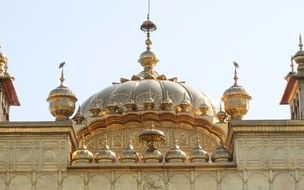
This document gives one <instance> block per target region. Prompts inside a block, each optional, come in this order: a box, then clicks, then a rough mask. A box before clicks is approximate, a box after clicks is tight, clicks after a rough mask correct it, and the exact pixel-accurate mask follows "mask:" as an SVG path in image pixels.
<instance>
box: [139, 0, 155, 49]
mask: <svg viewBox="0 0 304 190" xmlns="http://www.w3.org/2000/svg"><path fill="white" fill-rule="evenodd" d="M150 7H151V4H150V0H148V14H147V20H146V21H145V22H144V23H143V24H142V25H141V26H140V29H141V30H142V31H144V32H146V33H147V39H146V41H145V44H146V46H147V47H146V48H147V50H150V48H151V45H152V41H151V40H150V33H151V32H153V31H155V30H156V29H157V27H156V25H155V24H154V23H153V22H152V21H150Z"/></svg>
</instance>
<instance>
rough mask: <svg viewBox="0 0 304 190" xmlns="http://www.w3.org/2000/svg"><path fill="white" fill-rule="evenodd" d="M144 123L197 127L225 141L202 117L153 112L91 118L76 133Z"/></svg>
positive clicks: (221, 134)
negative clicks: (167, 122) (131, 123)
mask: <svg viewBox="0 0 304 190" xmlns="http://www.w3.org/2000/svg"><path fill="white" fill-rule="evenodd" d="M145 121H155V122H163V121H169V122H172V123H175V124H179V123H185V124H188V125H190V126H192V127H193V128H194V127H199V128H202V129H205V130H207V131H208V132H209V133H211V134H213V135H215V136H217V137H218V138H219V139H225V137H226V134H224V132H223V130H221V129H220V128H217V127H214V126H213V124H212V123H211V122H210V121H208V120H206V119H204V116H201V117H193V116H191V115H189V114H175V113H174V112H168V111H164V112H154V111H147V112H143V113H141V114H135V113H130V114H123V115H122V114H112V115H106V116H103V117H97V118H93V119H91V120H89V121H88V123H87V127H86V128H82V129H81V130H79V131H78V134H77V135H78V136H79V135H81V134H83V133H84V134H89V133H91V132H93V131H95V130H98V129H100V128H107V127H108V126H110V125H113V124H121V125H123V124H126V123H129V122H137V123H143V122H145Z"/></svg>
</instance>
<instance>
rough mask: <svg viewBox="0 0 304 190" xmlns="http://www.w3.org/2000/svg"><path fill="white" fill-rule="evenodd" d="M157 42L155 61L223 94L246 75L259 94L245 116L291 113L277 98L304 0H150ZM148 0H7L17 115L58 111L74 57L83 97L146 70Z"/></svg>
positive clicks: (42, 116) (43, 116)
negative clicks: (51, 104)
mask: <svg viewBox="0 0 304 190" xmlns="http://www.w3.org/2000/svg"><path fill="white" fill-rule="evenodd" d="M151 3H152V5H151V20H152V21H154V22H155V23H156V24H157V26H158V30H157V31H155V32H154V33H153V34H152V41H153V45H152V49H153V51H154V52H155V53H156V54H157V55H158V58H159V60H160V62H159V64H158V65H157V67H156V70H157V71H159V72H160V73H164V74H166V75H167V76H168V77H174V76H178V78H179V79H180V80H185V81H186V82H187V84H189V85H192V86H193V87H195V88H197V89H200V90H201V91H203V92H204V93H205V94H207V95H208V96H210V97H212V98H213V99H214V100H216V101H218V102H219V101H220V98H221V96H222V94H223V92H224V91H225V90H226V89H227V88H229V87H230V86H231V85H232V84H233V80H232V77H233V64H232V62H233V61H237V62H238V63H239V65H240V69H239V78H240V79H239V83H240V84H241V85H242V86H243V87H244V88H245V89H246V90H247V91H248V92H249V93H250V94H251V96H252V97H253V99H252V101H251V102H250V110H249V112H248V114H247V116H246V119H278V118H280V119H286V118H289V108H288V106H280V105H279V101H280V98H281V96H282V93H283V90H284V88H285V85H286V81H285V80H284V76H285V75H286V74H287V73H288V72H289V71H290V67H289V65H290V56H291V55H293V54H294V53H295V52H296V51H297V50H298V36H299V34H300V33H302V34H304V24H303V22H302V20H303V7H304V1H302V0H290V1H283V0H277V1H274V0H268V1H262V0H255V1H246V0H231V1H223V0H190V1H182V0H166V1H161V0H151ZM146 14H147V1H145V0H132V1H119V0H112V1H103V0H89V1H79V0H73V1H72V0H65V1H62V0H44V1H41V0H27V1H22V0H9V1H3V2H1V17H0V23H1V30H0V44H1V45H2V48H1V51H2V52H3V53H5V54H7V56H8V58H9V72H10V73H11V74H12V75H13V76H14V77H15V78H16V80H15V82H14V84H15V88H16V91H17V93H18V96H19V99H20V102H21V107H13V108H12V109H11V120H16V121H20V120H21V121H22V120H53V117H52V116H51V115H50V113H49V111H48V103H47V102H46V98H47V96H48V93H49V92H50V91H51V90H52V89H53V88H55V87H56V86H58V85H59V77H60V70H59V69H58V65H59V64H60V63H61V62H62V61H66V67H65V75H66V77H65V78H66V82H65V84H66V85H67V86H68V87H70V88H71V89H72V90H73V91H74V93H75V94H76V96H77V97H78V99H79V101H78V104H81V103H82V102H84V100H85V99H86V98H88V97H89V96H91V95H92V94H94V93H96V92H98V91H100V90H102V89H103V88H105V87H107V86H109V85H111V83H112V82H113V81H119V79H120V77H125V78H130V77H131V76H132V75H133V74H136V73H138V72H139V71H141V66H140V65H139V64H138V63H137V60H138V56H139V54H140V53H141V52H142V51H144V40H145V34H144V33H143V32H142V31H140V30H139V26H140V25H141V23H142V22H143V21H144V20H145V18H146Z"/></svg>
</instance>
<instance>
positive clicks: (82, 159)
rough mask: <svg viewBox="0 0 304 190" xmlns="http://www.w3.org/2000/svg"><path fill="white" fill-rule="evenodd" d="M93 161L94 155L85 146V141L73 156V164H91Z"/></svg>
mask: <svg viewBox="0 0 304 190" xmlns="http://www.w3.org/2000/svg"><path fill="white" fill-rule="evenodd" d="M92 161H93V153H92V152H90V151H89V150H88V149H87V147H86V146H85V145H84V143H83V140H81V143H80V145H79V148H78V149H77V150H76V151H75V152H73V154H72V163H91V162H92Z"/></svg>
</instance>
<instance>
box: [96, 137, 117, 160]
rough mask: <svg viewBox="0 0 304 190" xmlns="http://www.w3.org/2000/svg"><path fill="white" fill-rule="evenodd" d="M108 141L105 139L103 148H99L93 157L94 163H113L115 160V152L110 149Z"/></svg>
mask: <svg viewBox="0 0 304 190" xmlns="http://www.w3.org/2000/svg"><path fill="white" fill-rule="evenodd" d="M107 142H108V141H107V140H106V141H105V145H104V147H103V148H101V149H100V150H99V151H98V152H97V153H96V154H95V157H94V160H95V162H96V163H105V162H109V163H115V162H116V154H115V152H113V151H112V150H110V147H109V145H108V143H107Z"/></svg>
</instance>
